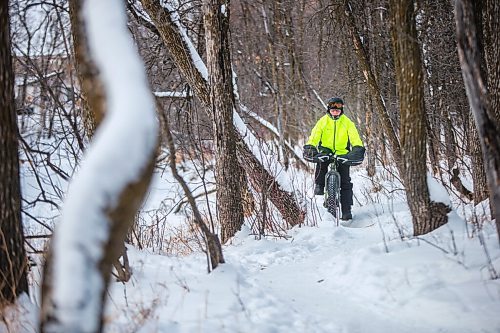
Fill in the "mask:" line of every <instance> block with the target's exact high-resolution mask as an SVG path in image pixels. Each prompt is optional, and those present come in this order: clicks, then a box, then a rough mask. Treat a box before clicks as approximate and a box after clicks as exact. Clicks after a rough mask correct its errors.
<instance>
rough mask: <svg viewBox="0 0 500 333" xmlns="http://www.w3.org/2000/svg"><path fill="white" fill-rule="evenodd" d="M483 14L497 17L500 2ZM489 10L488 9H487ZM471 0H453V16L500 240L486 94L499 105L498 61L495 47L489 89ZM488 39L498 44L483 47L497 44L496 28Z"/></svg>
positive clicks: (499, 169)
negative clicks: (482, 70) (484, 73)
mask: <svg viewBox="0 0 500 333" xmlns="http://www.w3.org/2000/svg"><path fill="white" fill-rule="evenodd" d="M487 8H488V9H487V10H486V15H485V17H487V18H488V19H489V20H493V22H494V21H495V20H497V21H498V18H499V14H500V5H498V3H496V4H494V3H493V2H492V3H490V4H489V6H488V7H487ZM488 10H490V11H489V12H488ZM475 14H476V15H477V13H474V7H473V1H471V0H457V1H456V3H455V17H456V24H457V40H458V54H459V56H460V64H461V66H462V75H463V78H464V83H465V88H466V90H467V97H468V98H469V103H470V105H471V108H472V113H473V115H474V120H475V123H476V128H477V131H478V133H479V139H480V142H481V148H482V151H483V159H484V167H485V170H486V177H487V179H488V186H489V189H490V200H491V204H490V206H492V207H494V212H492V215H493V216H494V218H495V219H496V226H497V232H498V236H499V241H500V209H498V207H500V136H499V135H498V133H499V131H500V121H499V119H498V116H497V113H496V111H494V110H493V109H492V108H491V105H489V104H488V97H489V95H491V96H493V99H494V100H495V102H494V103H497V104H496V105H498V102H499V101H498V98H499V89H500V88H499V87H498V82H499V80H500V64H499V55H498V50H496V51H493V52H492V54H490V55H489V56H488V57H489V58H488V59H489V61H488V65H489V66H488V70H487V75H488V89H489V90H487V87H486V84H485V78H484V77H483V75H482V73H481V56H480V53H479V46H478V41H477V34H478V32H477V28H476V25H475V23H474V16H475ZM493 22H488V23H487V25H488V26H489V27H493V26H495V25H496V26H498V22H496V23H493ZM489 33H490V35H489V37H488V42H493V41H496V42H497V44H494V45H489V44H488V46H487V47H486V48H487V50H488V52H489V51H491V50H493V48H497V47H498V41H499V37H498V34H499V33H500V32H499V31H490V32H489ZM494 84H497V86H494Z"/></svg>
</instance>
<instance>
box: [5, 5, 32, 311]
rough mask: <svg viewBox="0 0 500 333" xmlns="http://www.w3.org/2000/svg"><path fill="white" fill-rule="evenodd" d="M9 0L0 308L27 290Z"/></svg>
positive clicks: (6, 35) (6, 7)
mask: <svg viewBox="0 0 500 333" xmlns="http://www.w3.org/2000/svg"><path fill="white" fill-rule="evenodd" d="M8 3H9V2H8V1H1V2H0V267H1V274H0V310H1V309H2V308H3V307H4V306H6V305H7V304H10V303H13V302H14V301H15V300H16V298H17V296H19V295H20V294H21V293H23V292H28V281H27V279H26V268H27V265H26V264H27V259H26V253H25V251H24V235H23V226H22V223H21V185H20V181H19V155H18V141H17V139H18V137H17V135H18V130H17V118H16V108H15V106H14V73H13V70H12V57H11V53H10V52H11V48H10V26H9V21H10V20H9V6H8Z"/></svg>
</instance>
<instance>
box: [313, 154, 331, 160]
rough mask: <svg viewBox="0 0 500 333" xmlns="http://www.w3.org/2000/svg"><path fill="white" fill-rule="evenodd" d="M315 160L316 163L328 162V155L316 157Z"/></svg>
mask: <svg viewBox="0 0 500 333" xmlns="http://www.w3.org/2000/svg"><path fill="white" fill-rule="evenodd" d="M316 158H317V159H318V162H328V161H329V160H330V156H329V155H318V156H316Z"/></svg>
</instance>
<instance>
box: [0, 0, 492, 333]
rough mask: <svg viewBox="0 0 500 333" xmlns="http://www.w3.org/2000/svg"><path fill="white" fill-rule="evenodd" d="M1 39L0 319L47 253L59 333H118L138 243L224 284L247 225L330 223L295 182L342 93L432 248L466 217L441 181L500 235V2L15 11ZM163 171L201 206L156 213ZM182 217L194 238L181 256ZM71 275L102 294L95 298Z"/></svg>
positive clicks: (7, 9) (369, 167) (10, 9)
mask: <svg viewBox="0 0 500 333" xmlns="http://www.w3.org/2000/svg"><path fill="white" fill-rule="evenodd" d="M0 25H1V28H0V67H1V76H0V94H1V95H0V218H1V221H0V223H1V225H0V227H1V230H0V235H1V236H2V237H0V263H1V270H2V274H1V278H0V287H1V291H0V306H1V307H5V306H7V305H9V304H11V303H13V302H15V300H16V298H17V297H18V296H19V295H20V294H22V293H23V292H27V291H28V285H29V278H28V277H29V274H28V271H29V269H30V266H31V265H33V264H34V263H33V261H32V260H33V259H32V257H34V256H37V255H42V256H43V258H44V259H43V263H44V264H43V266H44V273H43V286H42V288H41V289H42V295H41V299H42V301H41V302H42V303H41V310H40V311H41V315H40V318H41V319H40V331H41V332H70V331H71V332H98V331H99V332H100V331H101V330H102V329H103V326H104V319H103V316H102V315H100V314H101V313H102V309H103V306H104V305H103V304H104V300H105V299H106V291H107V286H108V285H109V283H110V280H111V279H112V276H114V277H115V278H118V279H119V280H120V281H128V280H129V279H130V274H131V272H130V268H129V267H128V259H127V252H126V251H125V246H124V244H131V245H133V246H136V247H138V248H143V247H144V248H152V249H156V250H157V251H158V253H165V252H166V253H176V254H186V253H190V252H193V251H196V249H199V250H201V251H204V252H205V253H206V256H207V270H208V271H212V270H216V269H217V268H218V267H219V265H220V264H223V263H224V262H225V258H224V253H223V246H224V244H227V243H228V242H230V241H231V239H232V237H233V236H234V235H235V234H236V233H237V232H238V231H239V230H240V229H241V228H242V226H243V225H245V224H247V225H249V226H250V229H251V230H252V232H253V233H254V234H255V235H258V237H266V236H269V235H273V236H278V237H279V236H280V235H284V233H286V230H288V229H290V228H291V227H294V226H298V225H308V224H311V221H309V220H308V218H307V216H308V209H310V207H309V206H308V204H307V200H308V198H307V195H306V192H307V190H306V189H304V188H303V187H302V188H301V187H300V185H298V183H294V180H293V177H292V179H290V177H289V176H288V175H290V174H293V173H294V172H299V171H300V172H306V173H307V172H312V170H313V168H312V167H313V165H312V164H310V163H308V162H307V161H305V160H304V158H303V156H302V147H303V145H304V144H305V142H306V140H307V138H308V136H309V133H310V131H311V128H312V127H313V126H314V124H315V122H316V121H317V120H318V119H319V118H320V117H321V116H322V115H324V114H325V110H326V104H325V103H326V101H327V100H328V99H329V98H330V97H333V96H340V97H342V99H343V100H344V102H345V113H346V114H347V115H348V116H349V117H350V118H351V119H352V120H353V121H354V122H355V123H356V124H357V126H358V129H359V131H360V134H361V136H362V138H363V142H364V146H365V148H366V158H365V161H364V163H363V164H362V166H361V167H362V168H364V169H365V170H366V174H367V177H368V179H370V181H371V182H372V183H373V188H374V191H385V190H386V189H384V179H382V178H381V177H380V171H379V170H384V174H385V175H390V177H391V179H393V180H394V179H395V180H397V182H398V183H399V184H401V188H398V189H395V190H394V191H400V192H402V193H404V195H405V196H406V200H407V203H408V207H409V210H410V212H411V219H412V222H411V223H412V226H413V236H414V237H417V236H420V235H425V234H428V233H429V232H432V231H433V230H435V229H437V228H439V227H440V226H442V225H445V224H446V223H447V222H448V213H449V212H450V211H451V209H452V208H453V207H450V206H449V204H448V203H445V202H440V201H435V199H434V198H433V196H432V193H430V184H429V183H428V182H429V178H433V179H435V180H438V182H439V183H440V184H441V185H442V186H444V187H445V188H446V191H447V192H448V194H449V195H450V196H455V197H456V198H459V200H460V201H461V202H463V203H466V204H472V205H477V204H480V203H482V202H485V201H486V202H487V205H489V209H490V210H491V215H490V221H491V220H495V221H496V228H497V232H498V235H499V238H498V239H499V240H500V209H498V207H500V136H499V135H498V133H499V130H500V54H499V52H498V45H499V43H500V2H498V1H496V0H454V1H452V0H449V1H448V0H447V1H434V0H415V1H414V0H373V1H367V0H330V1H326V0H314V1H306V0H299V1H291V0H277V1H248V0H233V1H232V2H230V1H229V0H203V1H197V0H194V1H158V0H127V1H120V0H114V1H102V0H70V1H64V0H51V1H42V2H40V1H32V0H16V1H13V0H11V1H2V2H1V3H0ZM117 166H119V168H117ZM163 172H168V173H169V174H171V175H172V176H173V179H175V184H174V183H172V188H175V190H176V191H179V192H180V193H182V197H181V198H179V200H178V201H177V202H164V203H163V205H162V206H161V207H158V208H157V209H154V210H145V208H144V207H143V206H142V203H143V200H144V199H145V196H146V195H147V193H148V191H149V190H148V188H149V186H150V183H151V181H152V178H153V177H154V175H155V174H158V173H163ZM287 177H288V178H287ZM465 179H471V180H472V182H471V184H469V183H468V182H467V181H465ZM26 184H29V186H28V185H26ZM68 186H69V190H68ZM21 189H22V190H21ZM214 202H215V203H214ZM172 212H175V213H182V214H184V215H183V216H184V217H185V227H183V228H181V229H182V230H183V231H182V232H181V231H179V230H181V229H179V230H178V231H179V232H178V233H177V234H174V235H172V236H171V238H169V241H168V242H167V241H166V240H165V239H166V238H165V237H163V234H162V233H164V230H165V229H164V228H165V227H164V226H163V225H164V223H165V221H166V216H168V215H169V214H171V213H172ZM79 221H80V222H85V225H84V226H82V223H80V224H79V223H78V222H79ZM468 223H470V225H471V228H472V229H474V230H480V229H481V227H482V225H483V223H485V221H483V220H482V219H481V218H480V217H479V215H478V216H476V218H473V219H472V220H471V221H468ZM59 224H60V225H59ZM186 230H187V231H186ZM173 239H175V241H174V240H173ZM499 243H500V242H499ZM65 251H67V252H68V253H74V254H73V255H72V257H71V258H73V259H72V260H73V261H72V262H68V260H65V259H64V258H63V256H62V255H61V253H64V252H65ZM28 257H29V260H28ZM75 267H80V268H81V269H75ZM65 274H68V275H71V279H72V280H73V281H75V280H76V281H82V282H81V283H82V285H83V284H85V283H86V282H85V281H88V284H90V285H89V286H88V289H85V290H83V291H82V295H81V297H82V298H85V299H87V300H88V301H87V302H86V303H85V304H79V303H77V302H78V301H77V300H76V301H75V299H69V298H67V297H64V296H63V295H64V292H65V291H67V290H68V288H70V289H71V286H68V285H67V283H63V282H62V281H63V280H64V279H65V276H66V275H65ZM77 305H78V306H77ZM65 309H66V310H65ZM67 309H70V310H67ZM79 314H84V315H82V316H81V318H82V319H81V321H80V323H79V324H78V320H76V319H74V318H76V317H78V316H79ZM67 318H73V319H72V320H67ZM84 318H85V319H84ZM65 325H66V326H65ZM72 325H73V326H72ZM75 325H76V326H75ZM79 325H81V326H79ZM89 327H90V328H89Z"/></svg>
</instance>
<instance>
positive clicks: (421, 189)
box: [390, 0, 449, 236]
mask: <svg viewBox="0 0 500 333" xmlns="http://www.w3.org/2000/svg"><path fill="white" fill-rule="evenodd" d="M413 12H414V6H413V0H391V2H390V13H391V19H392V22H391V38H392V44H393V49H394V62H395V69H396V84H397V87H398V93H399V104H400V112H401V131H400V133H401V134H400V136H401V153H402V154H401V157H402V171H403V172H402V178H403V182H404V186H405V190H406V197H407V198H408V205H409V206H410V211H411V214H412V218H413V233H414V235H415V236H418V235H422V234H426V233H428V232H430V231H432V230H434V229H436V228H438V227H440V226H441V225H443V224H445V223H446V222H447V221H448V216H447V214H448V212H449V207H447V206H446V205H445V204H443V203H436V202H431V200H430V196H429V189H428V187H427V167H426V136H427V133H426V118H425V117H426V116H425V105H424V87H423V82H424V81H423V72H422V62H421V57H420V49H419V46H418V44H417V31H416V26H415V18H414V16H413Z"/></svg>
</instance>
